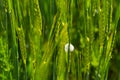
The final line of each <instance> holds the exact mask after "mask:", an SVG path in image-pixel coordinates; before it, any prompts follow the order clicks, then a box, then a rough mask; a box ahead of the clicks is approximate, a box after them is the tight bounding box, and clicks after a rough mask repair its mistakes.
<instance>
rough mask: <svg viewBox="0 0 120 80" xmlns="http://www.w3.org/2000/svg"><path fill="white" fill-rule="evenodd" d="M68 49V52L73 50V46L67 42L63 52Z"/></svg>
mask: <svg viewBox="0 0 120 80" xmlns="http://www.w3.org/2000/svg"><path fill="white" fill-rule="evenodd" d="M68 48H69V49H68ZM68 50H70V52H72V51H74V46H73V45H72V44H71V43H70V45H69V43H67V44H65V52H68Z"/></svg>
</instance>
